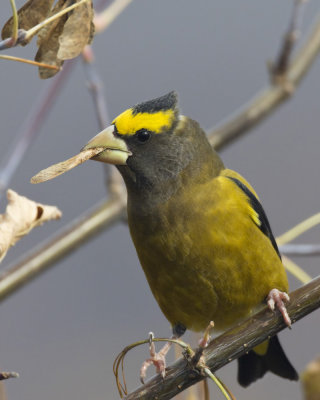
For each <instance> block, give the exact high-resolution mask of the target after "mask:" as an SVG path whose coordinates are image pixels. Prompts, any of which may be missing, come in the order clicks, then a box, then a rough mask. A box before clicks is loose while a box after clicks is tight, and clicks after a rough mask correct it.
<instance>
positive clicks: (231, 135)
mask: <svg viewBox="0 0 320 400" xmlns="http://www.w3.org/2000/svg"><path fill="white" fill-rule="evenodd" d="M319 51H320V17H319V16H318V18H317V22H316V23H315V25H314V26H313V29H312V31H311V33H310V34H309V35H308V37H307V40H306V41H305V43H304V45H303V46H302V47H301V49H300V51H299V52H298V53H297V55H296V56H295V58H294V59H293V61H292V63H291V65H290V67H289V69H288V71H287V76H286V78H287V81H288V82H289V83H290V84H291V85H292V87H294V88H296V87H297V86H298V84H299V83H300V81H301V79H302V78H303V77H304V76H305V75H306V73H307V72H308V70H309V68H310V67H311V65H312V62H313V61H314V59H315V57H316V56H317V54H318V53H319ZM289 94H292V93H288V91H287V90H286V89H285V88H283V87H282V86H281V85H280V86H275V85H272V86H270V87H268V88H267V89H264V90H262V91H261V92H260V93H259V94H257V95H256V96H255V97H254V98H253V99H252V100H251V101H249V102H248V103H247V105H245V106H244V107H242V108H241V110H240V111H237V112H236V113H235V114H233V115H232V116H231V117H229V118H228V119H227V120H226V121H224V122H223V123H222V124H219V125H218V126H216V127H214V128H212V129H211V130H210V131H209V133H208V136H209V140H210V143H211V145H212V146H213V147H214V148H215V149H219V150H220V149H221V148H222V147H224V146H226V145H227V144H228V143H230V142H231V141H233V140H235V139H236V138H238V137H239V136H241V135H243V134H244V133H247V132H248V131H249V130H250V129H252V128H253V127H254V126H256V125H257V124H258V123H259V122H261V121H262V120H263V119H264V118H266V117H267V116H268V115H270V114H271V113H272V112H273V111H275V109H277V107H278V106H279V105H280V104H281V103H283V102H284V101H285V100H287V99H288V98H289Z"/></svg>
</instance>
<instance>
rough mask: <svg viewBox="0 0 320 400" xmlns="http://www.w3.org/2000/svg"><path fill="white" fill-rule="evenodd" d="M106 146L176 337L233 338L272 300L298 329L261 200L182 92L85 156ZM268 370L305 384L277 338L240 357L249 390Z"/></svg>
mask: <svg viewBox="0 0 320 400" xmlns="http://www.w3.org/2000/svg"><path fill="white" fill-rule="evenodd" d="M99 147H103V148H105V151H102V152H101V153H99V154H98V155H97V156H95V157H93V159H94V160H96V161H101V162H104V163H109V164H114V165H115V166H116V167H117V169H118V170H119V172H120V174H121V175H122V178H123V180H124V182H125V185H126V188H127V196H128V197H127V214H128V225H129V230H130V234H131V238H132V240H133V243H134V246H135V249H136V252H137V255H138V258H139V260H140V263H141V266H142V268H143V271H144V273H145V276H146V278H147V281H148V283H149V286H150V289H151V292H152V293H153V296H154V297H155V299H156V301H157V303H158V305H159V306H160V309H161V310H162V312H163V314H164V315H165V317H166V318H167V319H168V321H169V322H170V324H171V326H172V331H173V336H174V337H180V336H181V335H182V334H183V333H184V332H185V331H186V330H187V329H188V330H191V331H195V332H201V331H204V330H205V328H206V327H207V326H208V324H209V322H210V321H211V320H212V321H214V326H215V329H217V330H218V331H223V330H226V329H227V328H229V327H231V326H233V325H234V324H236V323H237V322H239V321H241V320H243V319H245V318H247V317H248V316H250V315H251V314H252V313H254V312H255V311H256V310H258V309H259V308H261V307H262V306H263V305H264V304H265V303H266V302H267V303H268V306H269V308H270V309H274V308H275V307H277V308H278V309H279V310H280V312H281V314H282V315H283V318H284V320H285V322H286V324H287V325H288V326H290V324H291V321H290V317H289V315H288V313H287V311H286V305H285V303H286V302H287V301H289V296H288V295H287V292H288V280H287V276H286V272H285V269H284V266H283V264H282V262H281V256H280V253H279V250H278V247H277V244H276V241H275V239H274V236H273V234H272V231H271V228H270V224H269V222H268V219H267V216H266V214H265V212H264V210H263V208H262V206H261V203H260V200H259V198H258V196H257V194H256V192H255V191H254V189H253V188H252V186H251V185H250V184H249V183H248V182H247V181H246V180H245V179H244V178H243V177H242V176H241V175H240V174H238V173H237V172H235V171H233V170H230V169H227V168H226V167H225V166H224V164H223V162H222V160H221V158H220V157H219V155H218V154H217V152H216V151H215V150H214V149H213V148H212V147H211V146H210V143H209V141H208V139H207V136H206V134H205V132H204V131H203V130H202V129H201V127H200V125H199V124H198V122H196V121H194V120H193V119H191V118H189V117H187V116H184V115H182V114H181V113H180V110H179V107H178V95H177V93H176V92H175V91H171V92H169V93H167V94H165V95H163V96H161V97H158V98H156V99H153V100H149V101H145V102H142V103H139V104H137V105H135V106H133V107H130V108H128V109H127V110H125V111H124V112H122V113H121V114H120V115H119V116H117V117H116V118H115V119H114V120H113V122H112V123H111V125H110V126H108V127H107V128H106V129H104V130H103V131H102V132H100V133H99V134H98V135H96V136H95V137H94V138H92V139H91V140H90V141H89V142H88V143H87V145H86V146H85V147H84V148H83V150H87V149H94V148H99ZM151 361H154V362H155V363H156V358H154V360H151ZM147 363H148V362H147ZM267 371H271V372H273V373H274V374H276V375H279V376H280V377H283V378H287V379H289V380H297V379H298V374H297V372H296V370H295V368H294V367H293V366H292V364H291V363H290V361H289V360H288V358H287V357H286V355H285V353H284V350H283V349H282V347H281V344H280V342H279V340H278V338H277V336H273V337H272V338H271V339H270V340H267V341H266V342H263V343H262V344H261V345H259V346H257V347H256V348H254V349H253V350H251V351H249V352H248V353H247V354H244V355H242V356H240V358H238V381H239V383H240V385H242V386H243V387H247V386H248V385H250V384H251V383H252V382H254V381H256V380H257V379H259V378H261V377H263V376H264V374H265V373H266V372H267Z"/></svg>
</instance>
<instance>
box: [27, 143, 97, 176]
mask: <svg viewBox="0 0 320 400" xmlns="http://www.w3.org/2000/svg"><path fill="white" fill-rule="evenodd" d="M104 150H105V148H104V147H96V148H95V149H88V150H84V151H81V152H80V153H79V154H77V155H75V156H73V157H71V158H69V159H68V160H66V161H61V162H59V163H58V164H54V165H51V166H50V167H48V168H46V169H43V170H41V171H40V172H38V173H37V174H36V175H34V176H33V177H32V178H31V180H30V182H31V183H41V182H45V181H48V180H50V179H53V178H55V177H57V176H59V175H61V174H64V173H65V172H67V171H69V170H70V169H72V168H74V167H76V166H77V165H79V164H82V163H84V162H85V161H88V160H89V159H90V158H92V157H94V156H96V155H97V154H99V153H101V152H102V151H104Z"/></svg>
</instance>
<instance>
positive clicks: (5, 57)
mask: <svg viewBox="0 0 320 400" xmlns="http://www.w3.org/2000/svg"><path fill="white" fill-rule="evenodd" d="M0 59H2V60H9V61H18V62H21V63H24V64H30V65H35V66H37V67H44V68H49V69H55V70H59V69H60V68H59V67H57V66H56V65H49V64H44V63H40V62H38V61H33V60H28V59H26V58H20V57H15V56H8V55H6V54H0Z"/></svg>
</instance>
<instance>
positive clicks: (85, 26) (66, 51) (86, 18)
mask: <svg viewBox="0 0 320 400" xmlns="http://www.w3.org/2000/svg"><path fill="white" fill-rule="evenodd" d="M78 2H79V0H78ZM92 20H93V8H92V1H88V2H86V3H83V4H81V5H80V6H79V7H77V8H75V9H74V10H73V11H71V12H70V13H69V16H68V20H67V22H66V23H65V25H64V29H63V32H62V35H61V36H60V37H59V42H60V48H59V51H58V58H60V59H61V60H69V59H71V58H74V57H77V56H78V55H79V54H80V53H81V51H82V50H83V48H84V47H85V45H86V44H88V43H89V42H91V40H92V37H93V34H94V32H92V29H93V28H92V26H93V24H92Z"/></svg>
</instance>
